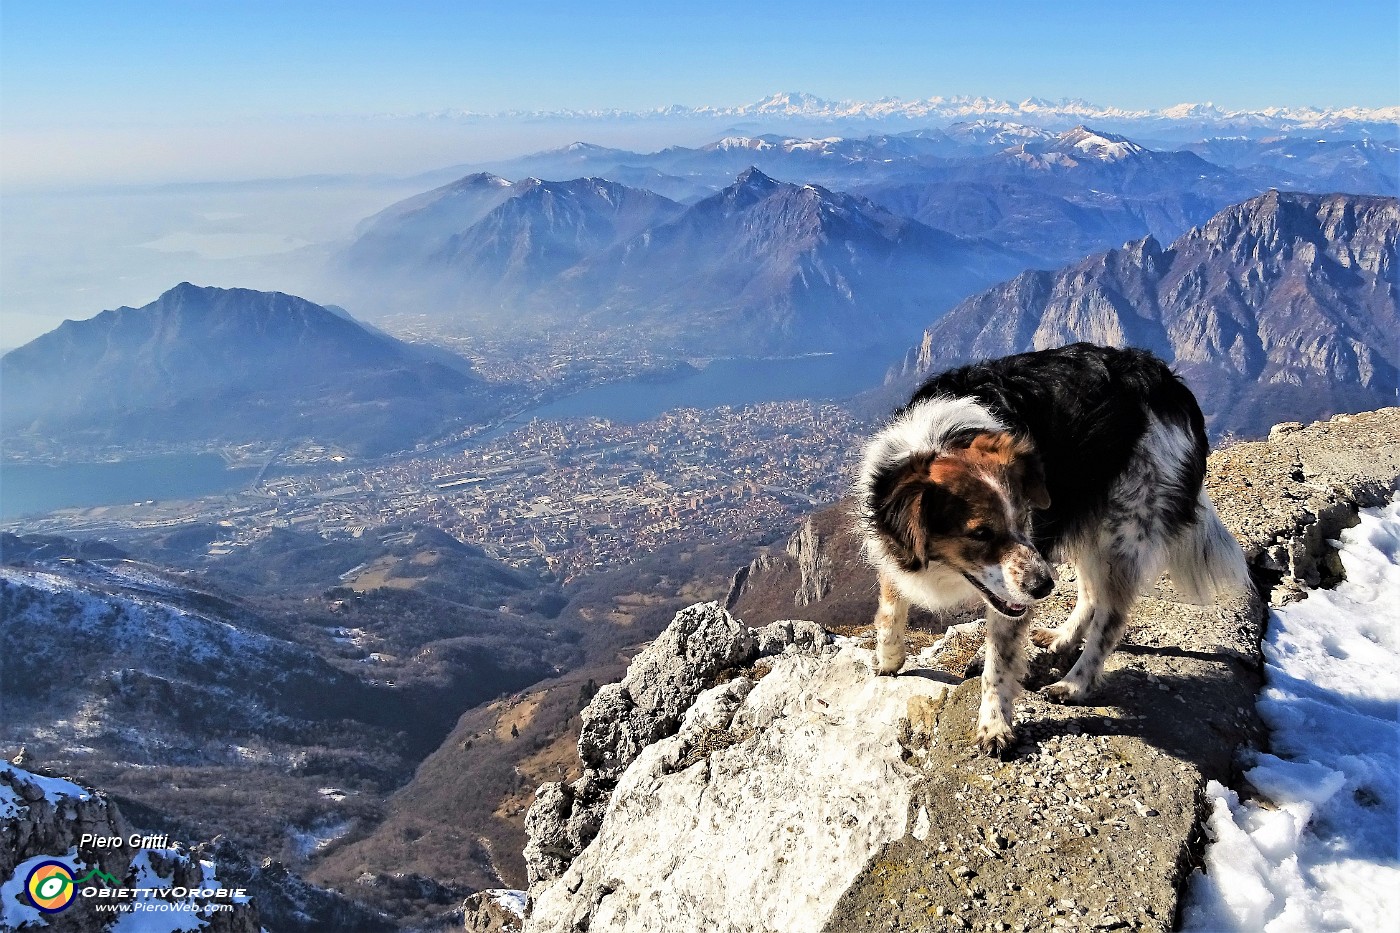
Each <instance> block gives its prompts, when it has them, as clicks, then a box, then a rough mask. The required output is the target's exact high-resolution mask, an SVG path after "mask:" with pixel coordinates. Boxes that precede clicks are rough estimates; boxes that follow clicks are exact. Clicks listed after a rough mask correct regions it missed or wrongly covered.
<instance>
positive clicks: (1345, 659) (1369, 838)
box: [1183, 496, 1400, 933]
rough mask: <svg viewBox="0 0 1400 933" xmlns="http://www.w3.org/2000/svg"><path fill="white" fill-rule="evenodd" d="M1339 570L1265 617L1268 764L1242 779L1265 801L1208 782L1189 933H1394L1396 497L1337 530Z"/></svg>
mask: <svg viewBox="0 0 1400 933" xmlns="http://www.w3.org/2000/svg"><path fill="white" fill-rule="evenodd" d="M1341 559H1342V564H1343V566H1344V567H1345V568H1346V580H1345V581H1344V582H1342V583H1341V584H1340V585H1339V586H1337V587H1336V588H1335V589H1332V590H1318V591H1315V592H1313V593H1311V594H1309V595H1308V597H1307V598H1306V599H1304V600H1302V601H1301V602H1297V603H1294V604H1292V605H1290V606H1287V607H1284V608H1282V609H1278V610H1276V611H1275V612H1274V613H1273V615H1272V617H1271V618H1270V621H1269V629H1268V632H1267V633H1266V635H1265V638H1264V645H1263V649H1264V658H1265V663H1266V686H1265V689H1264V692H1263V694H1262V695H1261V696H1260V699H1259V712H1260V714H1261V715H1262V716H1263V718H1264V721H1265V722H1266V723H1267V724H1268V726H1269V728H1270V730H1271V744H1272V754H1264V753H1260V754H1257V755H1256V756H1255V759H1254V762H1253V767H1252V768H1250V769H1249V770H1248V771H1246V772H1245V778H1246V779H1247V780H1248V781H1249V783H1250V784H1251V785H1252V786H1253V787H1254V788H1255V789H1257V790H1258V792H1259V796H1260V797H1261V798H1262V801H1256V800H1252V799H1245V800H1243V801H1242V800H1241V799H1240V797H1239V795H1237V794H1236V793H1235V792H1234V791H1232V790H1229V789H1228V788H1225V787H1222V786H1221V785H1220V784H1218V783H1217V782H1215V781H1212V782H1211V784H1210V788H1209V790H1210V793H1211V795H1212V796H1213V797H1214V798H1215V799H1214V808H1215V810H1214V813H1213V814H1212V815H1211V817H1210V822H1209V824H1208V827H1207V829H1208V833H1209V835H1210V838H1211V840H1212V842H1211V844H1210V845H1209V846H1208V847H1207V849H1206V854H1205V863H1206V870H1205V873H1204V874H1200V873H1197V874H1196V875H1195V876H1193V878H1192V879H1191V889H1190V892H1189V897H1188V900H1187V907H1186V912H1185V923H1184V925H1183V930H1186V931H1193V933H1202V931H1210V933H1216V931H1250V933H1254V931H1264V933H1294V931H1296V933H1314V931H1325V930H1330V931H1340V930H1353V931H1356V933H1369V931H1377V930H1397V929H1400V809H1397V798H1400V716H1397V709H1400V496H1397V497H1396V498H1395V499H1394V500H1392V501H1391V503H1390V504H1389V505H1388V506H1386V507H1384V508H1379V509H1368V510H1364V511H1363V512H1362V513H1361V523H1360V524H1359V525H1357V526H1355V527H1354V528H1349V529H1347V530H1346V531H1344V532H1342V538H1341ZM1263 801H1267V802H1263Z"/></svg>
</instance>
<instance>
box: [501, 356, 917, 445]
mask: <svg viewBox="0 0 1400 933" xmlns="http://www.w3.org/2000/svg"><path fill="white" fill-rule="evenodd" d="M903 352H904V348H903V347H898V348H890V347H884V348H879V349H873V350H863V351H859V352H853V353H844V354H834V353H832V354H823V355H813V356H798V357H783V358H778V359H720V360H714V361H713V362H711V363H710V364H709V365H707V366H706V367H705V368H704V369H701V370H700V371H699V372H696V373H691V374H689V375H686V376H683V377H681V378H679V379H673V380H670V381H667V382H655V381H652V380H647V379H632V380H627V381H624V382H614V383H610V384H608V385H601V386H594V387H593V388H591V389H584V390H583V391H581V392H577V393H575V394H573V395H570V396H568V397H567V398H561V399H556V400H555V401H553V402H549V403H547V404H544V405H541V406H539V407H538V408H533V409H530V410H529V411H526V412H522V413H521V414H519V415H516V416H515V417H514V418H512V419H511V421H510V422H507V423H506V424H504V425H502V426H501V427H499V428H497V429H495V430H493V431H488V432H486V433H485V434H482V435H478V437H477V438H476V441H477V442H480V441H483V440H490V439H491V438H493V437H499V436H500V435H501V434H504V433H507V432H509V431H512V430H514V429H515V428H517V427H519V426H520V425H521V424H524V423H526V422H529V421H530V420H532V419H535V418H538V419H540V420H542V421H549V420H557V419H564V418H586V417H590V416H591V417H597V418H607V419H608V420H609V421H622V422H627V423H634V422H637V421H646V420H647V419H648V418H655V417H657V416H658V415H660V414H661V413H662V412H666V411H670V410H671V409H673V408H687V407H688V408H714V407H716V406H719V405H735V406H737V405H753V404H756V403H758V402H783V401H792V400H794V399H843V398H849V397H850V396H852V395H855V394H856V393H858V392H864V391H865V390H867V389H872V388H874V387H876V386H878V385H879V384H880V382H881V380H882V379H883V378H884V376H885V372H886V371H887V370H888V369H889V367H890V366H891V365H892V364H893V363H894V361H895V360H897V359H899V357H900V356H901V355H902V354H903Z"/></svg>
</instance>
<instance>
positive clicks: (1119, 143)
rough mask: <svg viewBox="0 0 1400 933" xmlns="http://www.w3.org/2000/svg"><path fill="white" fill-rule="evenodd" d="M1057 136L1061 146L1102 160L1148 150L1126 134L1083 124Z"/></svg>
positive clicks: (1131, 155) (1127, 156)
mask: <svg viewBox="0 0 1400 933" xmlns="http://www.w3.org/2000/svg"><path fill="white" fill-rule="evenodd" d="M1056 138H1057V140H1058V143H1059V146H1060V147H1061V148H1069V149H1073V150H1075V151H1076V152H1078V153H1081V154H1083V155H1086V156H1089V157H1091V158H1095V159H1098V160H1099V161H1101V162H1118V161H1121V160H1123V159H1128V158H1132V157H1133V156H1136V155H1141V154H1142V153H1144V152H1146V151H1147V150H1145V149H1144V148H1143V147H1141V146H1139V145H1138V144H1137V143H1135V142H1133V141H1132V140H1130V139H1128V138H1127V137H1126V136H1117V135H1115V134H1113V133H1101V132H1098V131H1097V130H1092V129H1090V128H1089V127H1087V126H1084V125H1083V124H1080V125H1079V126H1076V127H1075V128H1074V129H1072V130H1069V131H1067V132H1064V133H1061V134H1060V135H1059V136H1058V137H1056Z"/></svg>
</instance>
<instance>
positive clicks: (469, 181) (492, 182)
mask: <svg viewBox="0 0 1400 933" xmlns="http://www.w3.org/2000/svg"><path fill="white" fill-rule="evenodd" d="M511 184H512V182H511V181H510V179H508V178H502V177H501V176H500V175H493V174H491V173H490V172H472V173H471V174H470V175H464V176H462V177H461V178H459V179H457V180H456V181H454V182H452V184H451V185H450V186H449V187H452V188H458V189H466V188H509V187H510V186H511Z"/></svg>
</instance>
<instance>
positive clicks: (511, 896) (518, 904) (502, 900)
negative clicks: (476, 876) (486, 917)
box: [483, 888, 527, 920]
mask: <svg viewBox="0 0 1400 933" xmlns="http://www.w3.org/2000/svg"><path fill="white" fill-rule="evenodd" d="M483 893H484V894H486V896H488V897H490V898H491V900H493V901H495V902H496V906H497V907H500V908H501V909H502V910H508V911H510V912H511V913H512V914H514V915H515V916H517V917H519V918H520V919H521V920H524V919H525V905H526V903H527V895H526V894H525V892H524V891H511V890H507V889H505V888H493V889H492V890H490V891H485V892H483Z"/></svg>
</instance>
